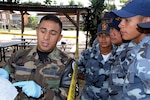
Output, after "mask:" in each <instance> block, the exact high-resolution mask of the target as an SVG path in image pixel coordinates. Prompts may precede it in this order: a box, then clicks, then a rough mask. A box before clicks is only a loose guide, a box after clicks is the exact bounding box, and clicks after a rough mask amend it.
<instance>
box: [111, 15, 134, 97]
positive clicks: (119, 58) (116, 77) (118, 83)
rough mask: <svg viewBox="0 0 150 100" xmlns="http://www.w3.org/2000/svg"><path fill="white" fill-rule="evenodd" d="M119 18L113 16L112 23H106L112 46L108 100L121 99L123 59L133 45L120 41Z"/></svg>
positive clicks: (123, 72) (124, 65)
mask: <svg viewBox="0 0 150 100" xmlns="http://www.w3.org/2000/svg"><path fill="white" fill-rule="evenodd" d="M120 21H121V20H120V17H117V16H115V18H114V19H113V21H112V22H110V23H108V24H109V26H110V27H111V29H110V38H111V42H112V44H113V51H112V54H111V55H110V59H109V63H110V65H111V71H110V80H109V100H122V99H123V82H124V77H125V75H126V69H125V68H126V64H125V63H124V60H125V58H126V57H127V56H128V55H129V54H130V52H129V51H130V50H131V49H132V47H134V45H132V44H130V41H125V40H123V39H122V36H121V32H120V28H119V27H118V25H119V23H120Z"/></svg>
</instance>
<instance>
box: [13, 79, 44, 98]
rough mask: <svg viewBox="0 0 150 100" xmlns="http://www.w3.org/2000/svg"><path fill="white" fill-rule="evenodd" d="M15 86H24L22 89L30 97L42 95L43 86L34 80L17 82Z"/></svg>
mask: <svg viewBox="0 0 150 100" xmlns="http://www.w3.org/2000/svg"><path fill="white" fill-rule="evenodd" d="M13 86H18V87H20V88H22V91H23V92H24V93H25V94H26V95H27V96H28V97H34V98H39V97H40V95H41V92H42V91H41V86H39V85H38V84H37V83H35V82H34V81H22V82H16V83H13Z"/></svg>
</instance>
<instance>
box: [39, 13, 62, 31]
mask: <svg viewBox="0 0 150 100" xmlns="http://www.w3.org/2000/svg"><path fill="white" fill-rule="evenodd" d="M43 20H50V21H54V22H56V23H58V24H59V26H60V29H61V30H62V22H61V20H60V19H59V18H58V17H57V16H55V15H45V16H44V17H42V18H41V20H40V23H41V22H42V21H43ZM40 23H39V24H40Z"/></svg>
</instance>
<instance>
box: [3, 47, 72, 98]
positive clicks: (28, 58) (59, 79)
mask: <svg viewBox="0 0 150 100" xmlns="http://www.w3.org/2000/svg"><path fill="white" fill-rule="evenodd" d="M73 63H75V61H74V60H73V59H71V58H69V57H68V56H67V55H66V54H65V53H63V52H61V51H60V50H59V49H57V48H55V49H54V50H53V51H52V52H51V53H50V54H49V55H48V58H47V61H45V62H44V63H42V62H41V61H40V60H39V56H38V53H37V47H34V48H33V49H27V50H21V51H18V52H16V53H15V54H13V55H12V57H11V58H10V59H9V60H8V62H7V63H6V65H5V69H6V70H7V71H8V72H9V74H10V79H11V81H12V82H18V81H27V80H34V81H35V82H36V83H37V84H39V85H40V86H41V87H43V88H44V89H45V93H44V94H43V95H42V96H41V97H40V98H38V100H66V98H67V94H68V89H69V86H70V81H71V75H72V72H73ZM18 91H19V94H18V96H17V97H16V99H15V100H37V99H34V98H29V97H27V96H26V95H25V94H24V93H23V92H22V91H21V89H18Z"/></svg>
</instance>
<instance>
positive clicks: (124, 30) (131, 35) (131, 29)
mask: <svg viewBox="0 0 150 100" xmlns="http://www.w3.org/2000/svg"><path fill="white" fill-rule="evenodd" d="M142 22H144V18H143V17H142V16H134V17H130V18H122V19H121V22H120V24H119V27H120V31H121V35H122V38H123V39H124V40H134V41H135V42H136V43H138V42H139V41H141V39H142V38H143V35H142V34H141V32H140V31H139V28H138V26H137V24H139V23H142Z"/></svg>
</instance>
